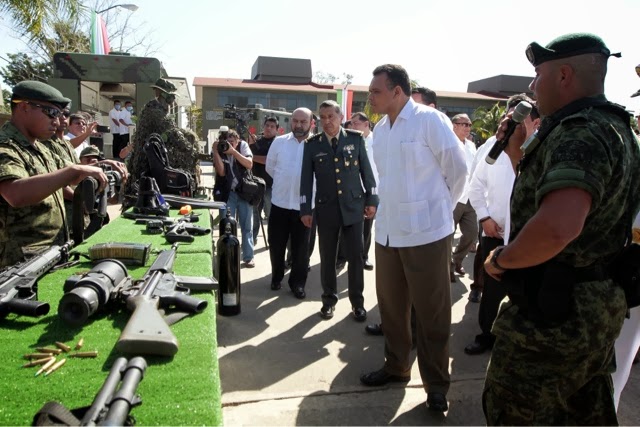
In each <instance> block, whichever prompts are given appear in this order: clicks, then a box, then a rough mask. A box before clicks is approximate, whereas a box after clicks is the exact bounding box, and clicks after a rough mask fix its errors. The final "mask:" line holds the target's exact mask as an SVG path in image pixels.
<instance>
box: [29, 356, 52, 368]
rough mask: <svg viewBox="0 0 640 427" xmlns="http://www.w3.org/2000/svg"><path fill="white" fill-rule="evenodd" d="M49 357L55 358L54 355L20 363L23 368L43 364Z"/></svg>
mask: <svg viewBox="0 0 640 427" xmlns="http://www.w3.org/2000/svg"><path fill="white" fill-rule="evenodd" d="M51 359H55V357H53V356H51V357H48V358H46V359H36V360H34V361H33V362H29V363H25V364H24V365H22V367H23V368H31V367H32V366H38V365H44V364H45V363H47V362H49V361H50V360H51Z"/></svg>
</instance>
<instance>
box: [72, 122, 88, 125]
mask: <svg viewBox="0 0 640 427" xmlns="http://www.w3.org/2000/svg"><path fill="white" fill-rule="evenodd" d="M75 125H78V126H86V125H87V124H86V123H85V122H73V123H71V126H75Z"/></svg>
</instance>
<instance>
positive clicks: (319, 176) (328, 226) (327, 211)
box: [300, 101, 378, 322]
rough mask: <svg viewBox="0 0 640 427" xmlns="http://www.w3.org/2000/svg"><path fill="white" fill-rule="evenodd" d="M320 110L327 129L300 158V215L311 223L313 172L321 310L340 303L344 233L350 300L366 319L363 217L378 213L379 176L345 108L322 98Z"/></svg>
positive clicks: (324, 311) (323, 313) (356, 315)
mask: <svg viewBox="0 0 640 427" xmlns="http://www.w3.org/2000/svg"><path fill="white" fill-rule="evenodd" d="M319 110H320V120H321V121H322V129H323V133H320V134H317V135H314V136H313V137H311V138H309V139H308V140H307V142H306V145H305V149H304V155H303V160H302V175H301V177H300V217H301V220H302V222H303V223H304V224H305V225H306V226H307V227H311V224H312V206H311V197H312V189H313V178H314V176H315V179H316V199H315V209H316V217H317V222H318V239H319V244H320V269H321V271H320V281H321V282H322V309H321V310H320V314H321V316H322V317H323V318H325V319H330V318H332V317H333V314H334V310H335V305H336V303H337V302H338V291H337V284H336V281H337V279H336V270H335V266H336V252H337V248H338V239H339V237H340V232H342V233H343V234H344V238H345V243H346V249H347V257H348V258H347V260H348V261H349V270H348V277H349V300H350V301H351V307H352V311H353V315H354V318H355V319H356V320H357V321H360V322H362V321H364V320H365V319H366V318H367V311H366V310H365V308H364V297H363V296H362V292H363V289H364V264H363V260H362V227H363V223H364V218H373V217H374V215H375V213H376V208H377V206H378V196H377V194H376V193H377V191H376V181H375V178H374V176H373V172H372V170H371V165H370V164H369V159H368V157H367V151H366V146H365V142H364V138H363V136H362V133H361V132H359V131H354V130H348V129H343V128H342V127H341V126H340V124H341V123H342V112H341V110H340V106H339V105H338V104H337V103H336V102H335V101H325V102H323V103H322V104H320V108H319ZM363 185H364V188H362V187H363Z"/></svg>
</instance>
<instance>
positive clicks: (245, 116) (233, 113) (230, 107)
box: [224, 104, 251, 139]
mask: <svg viewBox="0 0 640 427" xmlns="http://www.w3.org/2000/svg"><path fill="white" fill-rule="evenodd" d="M224 118H225V119H231V120H235V126H233V127H234V128H235V130H236V132H238V135H240V138H241V139H245V135H247V132H248V130H249V128H248V126H247V122H248V121H249V120H251V113H250V112H249V111H247V110H245V109H239V108H236V106H235V105H234V104H225V106H224Z"/></svg>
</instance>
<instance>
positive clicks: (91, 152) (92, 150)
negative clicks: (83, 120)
mask: <svg viewBox="0 0 640 427" xmlns="http://www.w3.org/2000/svg"><path fill="white" fill-rule="evenodd" d="M88 156H96V157H100V149H99V148H98V147H96V146H95V145H90V146H88V147H86V148H85V149H83V150H82V151H81V152H80V158H83V157H88Z"/></svg>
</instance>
